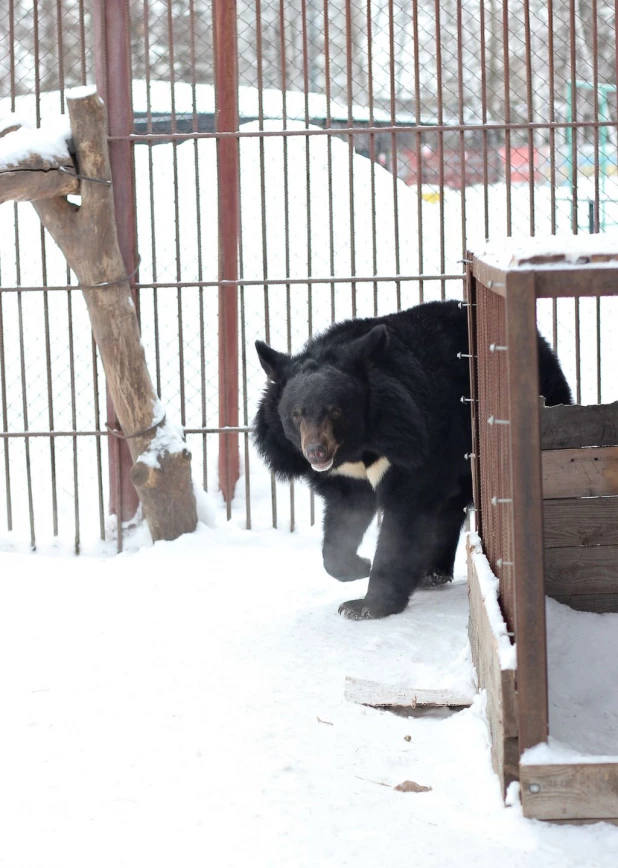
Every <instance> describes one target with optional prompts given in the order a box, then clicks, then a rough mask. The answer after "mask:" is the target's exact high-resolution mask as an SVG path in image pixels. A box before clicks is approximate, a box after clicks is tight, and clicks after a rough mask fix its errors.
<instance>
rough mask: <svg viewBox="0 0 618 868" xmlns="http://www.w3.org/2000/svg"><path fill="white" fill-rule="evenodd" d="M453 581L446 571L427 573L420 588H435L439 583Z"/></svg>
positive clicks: (443, 583) (445, 583)
mask: <svg viewBox="0 0 618 868" xmlns="http://www.w3.org/2000/svg"><path fill="white" fill-rule="evenodd" d="M452 581H453V577H452V576H449V575H448V574H447V573H440V572H435V573H429V575H428V576H425V578H424V579H423V581H422V582H421V585H420V586H421V588H437V587H438V586H439V585H447V584H448V583H449V582H452Z"/></svg>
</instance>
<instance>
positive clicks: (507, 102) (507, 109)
mask: <svg viewBox="0 0 618 868" xmlns="http://www.w3.org/2000/svg"><path fill="white" fill-rule="evenodd" d="M509 33H510V31H509V0H503V6H502V40H503V50H504V123H505V124H510V123H511V64H510V58H509V51H510V47H509ZM504 163H505V168H504V171H505V181H506V234H507V235H511V234H512V228H513V227H512V219H511V218H512V205H513V202H512V192H513V191H512V189H511V131H510V129H508V128H507V129H506V130H505V131H504Z"/></svg>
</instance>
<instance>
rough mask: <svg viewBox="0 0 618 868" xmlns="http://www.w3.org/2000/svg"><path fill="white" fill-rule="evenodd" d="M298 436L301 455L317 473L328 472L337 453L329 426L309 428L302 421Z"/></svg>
mask: <svg viewBox="0 0 618 868" xmlns="http://www.w3.org/2000/svg"><path fill="white" fill-rule="evenodd" d="M300 435H301V437H300V439H301V448H302V450H303V455H304V456H305V458H306V459H307V461H308V462H309V463H310V464H311V466H312V467H313V469H314V470H317V471H319V472H323V471H325V470H330V469H331V467H332V466H333V460H334V458H335V452H336V451H337V443H336V441H335V438H334V437H333V432H332V429H331V426H330V425H329V424H327V425H325V426H310V425H308V424H306V423H305V422H304V421H303V422H302V423H301V426H300Z"/></svg>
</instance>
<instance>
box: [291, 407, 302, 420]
mask: <svg viewBox="0 0 618 868" xmlns="http://www.w3.org/2000/svg"><path fill="white" fill-rule="evenodd" d="M292 419H293V420H294V421H295V422H298V420H299V419H300V410H292Z"/></svg>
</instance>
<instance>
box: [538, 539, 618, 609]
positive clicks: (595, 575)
mask: <svg viewBox="0 0 618 868" xmlns="http://www.w3.org/2000/svg"><path fill="white" fill-rule="evenodd" d="M545 590H546V592H547V593H548V594H549V595H550V596H551V597H554V596H556V595H562V596H566V595H571V594H613V593H618V546H589V547H588V546H573V547H571V546H570V547H569V548H561V549H547V550H546V551H545Z"/></svg>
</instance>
